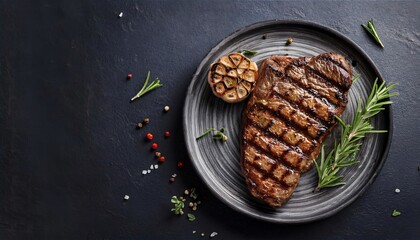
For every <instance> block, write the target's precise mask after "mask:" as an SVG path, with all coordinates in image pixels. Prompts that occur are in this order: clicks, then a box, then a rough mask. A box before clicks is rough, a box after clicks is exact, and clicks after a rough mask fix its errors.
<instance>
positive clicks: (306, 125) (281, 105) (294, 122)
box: [256, 98, 326, 139]
mask: <svg viewBox="0 0 420 240" xmlns="http://www.w3.org/2000/svg"><path fill="white" fill-rule="evenodd" d="M274 100H275V101H276V102H270V103H269V104H267V105H264V104H262V103H256V106H257V107H259V108H261V109H267V110H268V111H270V113H271V114H272V115H273V116H276V117H279V118H281V119H283V120H284V121H285V122H286V123H288V124H289V125H291V126H293V127H294V128H297V129H301V130H302V131H303V132H302V133H303V134H304V135H305V136H306V137H308V138H310V139H317V138H318V137H319V136H320V135H322V133H323V132H325V129H326V127H325V126H324V125H322V124H321V123H319V122H318V121H316V120H314V119H312V118H311V117H309V116H307V115H306V114H304V113H303V112H301V111H300V110H299V109H296V108H294V107H292V106H291V105H290V103H289V102H287V101H286V100H284V99H282V98H276V99H274ZM273 104H278V108H273V106H272V105H273ZM288 110H290V111H288ZM277 111H278V112H277ZM291 112H293V116H292V114H290V113H291Z"/></svg>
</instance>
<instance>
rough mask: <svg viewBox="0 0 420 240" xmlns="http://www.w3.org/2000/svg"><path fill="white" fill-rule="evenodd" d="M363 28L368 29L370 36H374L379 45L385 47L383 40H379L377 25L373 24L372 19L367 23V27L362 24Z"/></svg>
mask: <svg viewBox="0 0 420 240" xmlns="http://www.w3.org/2000/svg"><path fill="white" fill-rule="evenodd" d="M362 27H363V28H364V29H366V31H368V32H369V33H370V35H372V37H373V38H374V39H375V40H376V42H377V43H379V45H381V47H384V45H383V44H382V42H381V39H379V36H378V33H377V32H376V29H375V24H374V23H373V19H372V18H371V19H370V20H369V21H368V22H367V23H366V25H364V24H362Z"/></svg>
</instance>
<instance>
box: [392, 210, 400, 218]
mask: <svg viewBox="0 0 420 240" xmlns="http://www.w3.org/2000/svg"><path fill="white" fill-rule="evenodd" d="M391 215H392V216H393V217H398V216H400V215H401V212H400V211H398V210H396V209H394V210H393V211H392V214H391Z"/></svg>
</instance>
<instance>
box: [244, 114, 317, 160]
mask: <svg viewBox="0 0 420 240" xmlns="http://www.w3.org/2000/svg"><path fill="white" fill-rule="evenodd" d="M257 115H258V116H257ZM247 121H249V123H250V124H252V125H253V126H255V127H256V128H258V129H260V130H261V131H264V132H265V134H267V135H269V136H270V137H272V138H278V139H281V141H282V142H283V143H284V144H285V145H287V144H289V145H291V146H295V147H297V148H298V151H300V152H302V153H304V154H305V155H307V156H309V153H310V152H311V150H313V148H314V147H316V145H317V144H316V142H315V141H311V140H310V139H308V138H307V137H305V136H304V135H302V134H300V133H299V132H297V131H296V130H295V129H293V128H291V127H289V126H287V125H286V123H285V122H283V121H282V120H281V119H279V118H277V117H275V116H273V115H271V114H270V113H269V112H268V111H267V110H258V109H254V110H253V111H251V112H250V113H249V114H248V116H247Z"/></svg>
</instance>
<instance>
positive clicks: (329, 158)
mask: <svg viewBox="0 0 420 240" xmlns="http://www.w3.org/2000/svg"><path fill="white" fill-rule="evenodd" d="M395 86H396V84H391V85H389V86H386V85H385V81H384V82H382V83H381V84H380V85H378V78H376V80H375V82H374V84H373V88H372V91H371V93H370V95H369V97H368V99H367V100H366V104H365V106H364V108H363V109H361V104H360V102H359V104H358V106H357V112H356V115H355V116H354V119H353V122H352V124H345V123H344V121H343V120H342V119H341V118H339V117H336V118H337V120H338V121H339V122H340V123H341V125H342V132H341V138H340V139H339V141H338V142H335V144H334V149H333V150H331V152H330V153H329V154H328V155H325V152H324V146H322V148H321V156H320V161H319V163H318V162H317V161H316V160H314V163H315V166H316V170H317V172H318V185H317V187H316V188H315V191H319V190H320V189H322V188H327V187H335V186H340V185H344V184H345V182H343V181H341V179H342V177H343V176H338V172H339V171H340V169H341V168H343V167H347V166H351V165H353V164H356V163H358V161H356V160H355V157H356V153H357V152H358V151H359V149H360V146H361V144H362V143H361V142H360V140H361V139H363V138H364V137H365V135H366V134H368V133H384V132H386V130H375V129H374V128H373V126H372V125H371V123H370V119H371V118H372V117H374V116H375V115H377V114H378V113H379V112H381V111H382V110H384V106H385V105H390V104H392V102H391V101H389V100H388V99H389V98H390V97H393V96H397V95H398V93H389V91H390V90H391V89H393V88H394V87H395Z"/></svg>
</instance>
